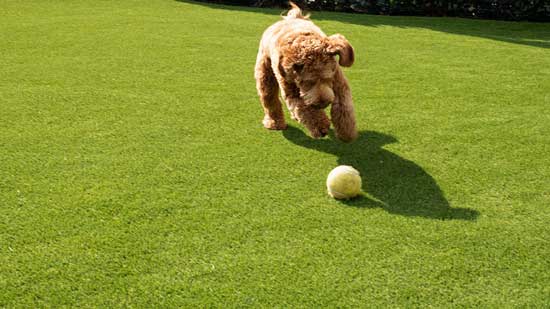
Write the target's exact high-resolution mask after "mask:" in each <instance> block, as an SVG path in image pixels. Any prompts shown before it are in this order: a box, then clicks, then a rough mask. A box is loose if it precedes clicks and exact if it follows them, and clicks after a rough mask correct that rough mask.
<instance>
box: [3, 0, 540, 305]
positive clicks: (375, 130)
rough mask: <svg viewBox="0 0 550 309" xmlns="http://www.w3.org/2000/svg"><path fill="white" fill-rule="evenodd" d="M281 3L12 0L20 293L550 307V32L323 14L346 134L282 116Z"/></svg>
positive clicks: (11, 285) (23, 301) (145, 301)
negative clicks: (280, 124)
mask: <svg viewBox="0 0 550 309" xmlns="http://www.w3.org/2000/svg"><path fill="white" fill-rule="evenodd" d="M279 13H280V10H269V9H250V8H240V7H229V6H216V5H204V4H199V3H193V2H182V1H170V0H164V1H161V0H158V1H83V0H74V1H50V0H48V1H38V0H32V1H12V0H8V1H2V4H1V5H0V16H2V18H0V307H27V308H29V307H62V306H67V307H75V306H76V307H194V306H200V307H211V306H215V307H242V306H250V307H273V306H277V307H430V306H433V307H451V306H458V307H501V306H503V307H548V306H550V272H549V269H550V259H549V256H550V247H549V243H550V228H549V225H548V222H549V221H550V184H549V179H550V156H549V153H550V112H549V107H550V25H549V24H535V23H509V22H497V21H482V20H465V19H454V18H418V17H384V16H371V15H352V14H336V13H325V12H314V13H313V15H312V18H313V20H314V21H316V23H317V24H318V25H320V26H321V27H322V28H323V30H325V32H326V33H328V34H333V33H336V32H339V33H342V34H344V35H345V36H346V37H347V38H348V39H349V40H350V42H351V44H352V45H353V46H354V48H355V53H356V63H355V64H354V66H353V67H351V68H349V69H345V74H346V76H347V77H348V80H349V81H350V84H351V87H352V92H353V96H354V100H355V106H356V113H357V119H358V127H359V130H360V132H361V133H360V137H359V139H358V140H357V141H356V142H354V143H351V144H344V143H340V142H338V141H336V140H335V139H334V138H325V139H321V140H313V139H311V138H310V137H308V136H307V135H306V133H305V131H304V129H303V128H302V127H301V126H300V125H299V124H297V123H296V122H293V121H291V120H290V119H289V124H290V127H289V129H288V130H287V131H284V132H278V131H268V130H265V129H264V128H263V127H262V126H261V119H262V116H263V114H262V109H261V107H260V103H259V100H258V97H257V94H256V90H255V84H254V79H253V67H254V62H255V56H256V52H257V45H258V42H259V38H260V36H261V34H262V32H263V30H264V29H265V28H266V27H267V26H268V25H270V24H271V23H273V22H275V21H276V20H278V19H279V18H280V17H279V16H278V15H279ZM339 164H349V165H353V166H354V167H356V168H357V169H358V170H359V171H360V172H361V174H362V176H363V181H364V186H363V191H364V192H365V193H364V196H363V197H362V198H359V199H355V200H351V201H347V202H341V201H336V200H333V199H331V198H330V197H329V196H328V195H327V194H326V192H325V187H324V181H325V178H326V176H327V174H328V173H329V171H330V170H331V169H332V168H334V167H335V166H337V165H339Z"/></svg>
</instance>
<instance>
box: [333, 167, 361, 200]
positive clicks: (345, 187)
mask: <svg viewBox="0 0 550 309" xmlns="http://www.w3.org/2000/svg"><path fill="white" fill-rule="evenodd" d="M327 191H328V194H329V195H330V196H332V197H333V198H335V199H349V198H352V197H355V196H357V195H359V193H361V176H359V171H357V170H356V169H354V168H353V167H351V166H349V165H340V166H337V167H336V168H335V169H333V170H332V171H330V173H329V174H328V177H327Z"/></svg>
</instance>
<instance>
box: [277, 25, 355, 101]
mask: <svg viewBox="0 0 550 309" xmlns="http://www.w3.org/2000/svg"><path fill="white" fill-rule="evenodd" d="M286 39H287V41H286V44H285V48H283V49H282V53H281V59H280V63H279V66H280V70H281V73H282V74H283V75H284V76H285V79H287V80H291V81H293V82H294V83H295V84H296V86H297V87H298V90H299V92H300V97H301V98H302V99H303V100H304V101H305V103H306V104H307V105H311V106H315V107H318V108H325V107H326V106H327V105H329V104H330V103H332V102H333V101H334V90H333V86H334V78H335V75H336V70H337V67H338V64H339V65H341V66H345V67H349V66H351V65H352V64H353V61H354V52H353V48H352V47H351V45H350V44H349V42H348V41H347V40H346V38H344V36H342V35H340V34H335V35H332V36H329V37H321V36H319V35H316V34H313V33H305V34H304V33H301V34H299V35H297V36H295V37H289V38H286ZM336 56H338V57H339V60H338V62H337V61H336Z"/></svg>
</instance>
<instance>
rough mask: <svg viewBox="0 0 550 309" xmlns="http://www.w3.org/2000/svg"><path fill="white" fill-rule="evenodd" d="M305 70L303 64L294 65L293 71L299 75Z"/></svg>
mask: <svg viewBox="0 0 550 309" xmlns="http://www.w3.org/2000/svg"><path fill="white" fill-rule="evenodd" d="M303 68H304V64H303V63H295V64H293V65H292V69H293V70H294V71H296V72H298V73H300V72H302V69H303Z"/></svg>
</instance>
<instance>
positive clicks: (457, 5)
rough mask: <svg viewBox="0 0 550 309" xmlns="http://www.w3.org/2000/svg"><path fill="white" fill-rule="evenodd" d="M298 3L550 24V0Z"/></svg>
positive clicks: (247, 1)
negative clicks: (549, 22)
mask: <svg viewBox="0 0 550 309" xmlns="http://www.w3.org/2000/svg"><path fill="white" fill-rule="evenodd" d="M203 1H207V2H215V3H223V4H235V5H245V6H259V7H285V8H286V7H288V5H287V3H288V1H281V0H203ZM295 2H296V3H297V4H299V5H300V6H301V7H304V8H307V9H310V10H325V11H339V12H357V13H367V14H380V15H415V16H458V17H469V18H484V19H502V20H529V21H546V22H548V21H550V0H297V1H295Z"/></svg>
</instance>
